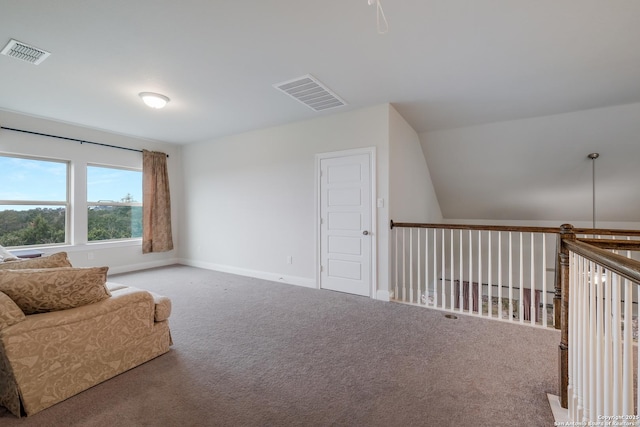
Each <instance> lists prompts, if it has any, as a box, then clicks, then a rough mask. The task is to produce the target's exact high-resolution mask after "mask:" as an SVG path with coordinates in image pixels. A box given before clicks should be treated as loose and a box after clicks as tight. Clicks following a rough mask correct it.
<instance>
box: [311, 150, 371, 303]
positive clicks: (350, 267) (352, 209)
mask: <svg viewBox="0 0 640 427" xmlns="http://www.w3.org/2000/svg"><path fill="white" fill-rule="evenodd" d="M370 164H371V159H370V154H355V155H347V156H344V157H331V158H325V159H321V160H320V265H321V268H320V287H321V288H322V289H331V290H335V291H340V292H348V293H351V294H357V295H365V296H370V292H371V246H372V242H371V239H372V238H373V236H372V230H371V222H372V220H371V216H372V215H371V210H372V208H371V170H370V169H371V166H370Z"/></svg>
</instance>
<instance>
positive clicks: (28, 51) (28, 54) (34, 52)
mask: <svg viewBox="0 0 640 427" xmlns="http://www.w3.org/2000/svg"><path fill="white" fill-rule="evenodd" d="M0 53H1V54H3V55H7V56H11V57H12V58H17V59H21V60H23V61H27V62H30V63H32V64H35V65H38V64H40V63H41V62H42V61H44V60H45V59H47V57H48V56H49V55H51V53H50V52H47V51H46V50H42V49H39V48H37V47H35V46H31V45H28V44H26V43H22V42H19V41H18V40H13V39H11V40H10V41H9V43H7V45H6V46H5V47H4V49H2V52H0Z"/></svg>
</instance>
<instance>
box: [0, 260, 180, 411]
mask: <svg viewBox="0 0 640 427" xmlns="http://www.w3.org/2000/svg"><path fill="white" fill-rule="evenodd" d="M63 254H64V253H63ZM63 256H64V259H65V260H66V262H63V263H62V264H66V263H68V260H67V258H66V254H64V255H63ZM63 256H62V255H57V254H56V255H52V256H51V257H58V258H59V259H58V260H57V261H60V258H62V257H63ZM47 258H50V257H47ZM43 259H44V258H43ZM43 259H41V260H43ZM27 262H31V260H29V261H16V262H15V264H12V263H11V262H5V263H0V405H2V406H5V407H6V408H7V409H8V410H10V411H11V412H12V413H13V414H15V415H16V416H18V417H19V416H21V415H33V414H35V413H37V412H39V411H41V410H43V409H45V408H48V407H49V406H52V405H54V404H56V403H58V402H60V401H62V400H64V399H67V398H69V397H71V396H73V395H75V394H77V393H80V392H81V391H83V390H86V389H88V388H90V387H92V386H94V385H96V384H98V383H100V382H102V381H105V380H107V379H109V378H112V377H114V376H116V375H118V374H120V373H122V372H125V371H127V370H129V369H131V368H133V367H135V366H137V365H140V364H142V363H144V362H146V361H148V360H150V359H153V358H155V357H157V356H159V355H161V354H163V353H166V352H167V351H169V346H170V345H171V335H170V331H169V323H168V318H169V315H170V314H171V301H170V300H169V299H168V298H166V297H162V296H159V295H156V294H153V293H150V292H148V291H145V290H141V289H137V288H133V287H126V286H122V285H117V284H112V283H106V267H100V268H85V269H82V268H73V267H71V266H70V263H68V264H69V266H61V267H44V268H41V267H34V268H29V267H32V266H33V265H38V264H37V261H36V264H33V263H32V264H31V265H29V264H27V265H25V263H27ZM18 263H19V264H20V265H18ZM56 263H57V264H60V263H59V262H53V264H56ZM50 264H51V263H50ZM102 278H104V279H102ZM32 279H33V280H32ZM100 282H102V283H101V286H102V287H100V286H99V284H100ZM16 283H18V284H16ZM25 283H26V285H25ZM69 283H71V285H69ZM87 283H93V284H92V285H88V284H87ZM65 286H66V287H65ZM16 288H17V290H16ZM88 288H92V289H93V290H91V291H88V290H87V289H88ZM47 290H50V292H53V293H54V294H56V298H55V299H53V298H51V301H49V300H48V299H50V298H49V297H42V295H37V296H34V295H33V294H36V293H38V292H40V293H42V292H45V293H46V292H47ZM69 290H71V291H69ZM25 295H26V296H25ZM43 300H44V301H43ZM34 301H35V302H34ZM69 306H71V307H70V308H69ZM61 307H62V308H61ZM51 308H53V310H52V309H51ZM34 310H35V311H36V312H35V313H33V314H26V313H31V312H33V311H34Z"/></svg>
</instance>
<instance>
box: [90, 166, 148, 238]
mask: <svg viewBox="0 0 640 427" xmlns="http://www.w3.org/2000/svg"><path fill="white" fill-rule="evenodd" d="M87 207H88V212H87V215H88V225H89V227H88V230H87V238H88V241H89V242H95V241H102V240H114V239H133V238H141V237H142V172H141V171H138V170H130V169H119V168H112V167H106V166H96V165H93V166H87Z"/></svg>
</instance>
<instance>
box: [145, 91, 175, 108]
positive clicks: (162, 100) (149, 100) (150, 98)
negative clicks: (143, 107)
mask: <svg viewBox="0 0 640 427" xmlns="http://www.w3.org/2000/svg"><path fill="white" fill-rule="evenodd" d="M138 95H139V96H140V98H142V100H143V101H144V103H145V104H147V105H148V106H149V107H151V108H156V109H160V108H164V106H165V105H167V102H169V98H168V97H166V96H164V95H161V94H159V93H153V92H140V93H139V94H138Z"/></svg>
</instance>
